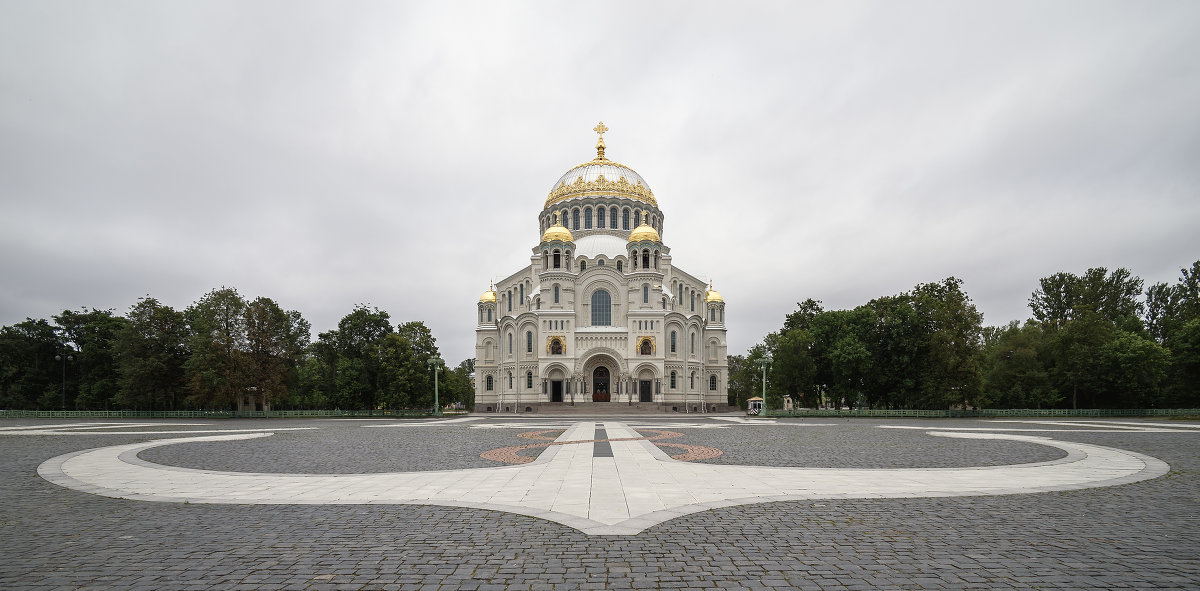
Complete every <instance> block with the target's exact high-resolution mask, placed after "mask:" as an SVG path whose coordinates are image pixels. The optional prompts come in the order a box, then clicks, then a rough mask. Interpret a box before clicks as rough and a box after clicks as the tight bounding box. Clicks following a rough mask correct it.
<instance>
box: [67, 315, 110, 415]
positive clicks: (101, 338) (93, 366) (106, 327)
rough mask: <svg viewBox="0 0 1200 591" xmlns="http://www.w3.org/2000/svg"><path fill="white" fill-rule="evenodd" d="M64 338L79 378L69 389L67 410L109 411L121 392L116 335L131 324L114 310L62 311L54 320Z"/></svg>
mask: <svg viewBox="0 0 1200 591" xmlns="http://www.w3.org/2000/svg"><path fill="white" fill-rule="evenodd" d="M54 322H55V324H57V325H58V326H59V333H60V335H61V338H62V340H63V341H64V342H66V343H67V345H68V346H69V347H70V348H72V349H74V350H75V360H76V364H75V367H76V368H77V371H76V372H75V375H77V376H78V380H77V383H76V385H75V387H74V388H69V389H68V393H67V394H68V403H67V408H74V409H78V410H97V409H106V408H108V407H109V405H110V404H112V402H113V400H114V399H115V398H116V396H117V393H118V391H119V389H120V385H119V383H120V377H119V375H118V374H117V362H116V342H117V335H118V334H120V332H121V330H122V329H124V328H125V326H126V325H127V324H128V321H126V320H125V318H122V317H120V316H116V315H114V314H113V312H112V310H81V311H79V312H72V311H70V310H63V312H62V314H59V315H57V316H55V317H54Z"/></svg>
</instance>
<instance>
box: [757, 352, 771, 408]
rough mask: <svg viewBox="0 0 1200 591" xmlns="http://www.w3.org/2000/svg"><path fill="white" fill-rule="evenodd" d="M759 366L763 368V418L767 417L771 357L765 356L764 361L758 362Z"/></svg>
mask: <svg viewBox="0 0 1200 591" xmlns="http://www.w3.org/2000/svg"><path fill="white" fill-rule="evenodd" d="M758 364H759V365H761V366H762V373H763V379H762V399H763V401H762V412H761V413H759V414H761V415H762V416H767V368H768V367H770V366H771V356H770V355H763V358H762V359H759V360H758Z"/></svg>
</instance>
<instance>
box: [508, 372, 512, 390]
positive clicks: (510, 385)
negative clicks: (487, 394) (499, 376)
mask: <svg viewBox="0 0 1200 591" xmlns="http://www.w3.org/2000/svg"><path fill="white" fill-rule="evenodd" d="M508 389H509V390H512V372H511V371H510V372H508Z"/></svg>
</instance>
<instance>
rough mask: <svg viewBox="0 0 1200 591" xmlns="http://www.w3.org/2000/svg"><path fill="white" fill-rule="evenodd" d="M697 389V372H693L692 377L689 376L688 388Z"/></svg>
mask: <svg viewBox="0 0 1200 591" xmlns="http://www.w3.org/2000/svg"><path fill="white" fill-rule="evenodd" d="M695 387H696V372H694V371H693V372H692V375H690V376H688V388H695Z"/></svg>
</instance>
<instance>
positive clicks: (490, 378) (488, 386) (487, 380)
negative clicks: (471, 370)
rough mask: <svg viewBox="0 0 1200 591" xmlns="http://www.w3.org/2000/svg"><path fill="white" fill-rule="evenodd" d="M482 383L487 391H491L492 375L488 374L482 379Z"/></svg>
mask: <svg viewBox="0 0 1200 591" xmlns="http://www.w3.org/2000/svg"><path fill="white" fill-rule="evenodd" d="M484 383H485V384H486V386H485V387H486V388H487V391H488V392H491V391H492V376H488V377H487V379H486V380H484Z"/></svg>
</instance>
